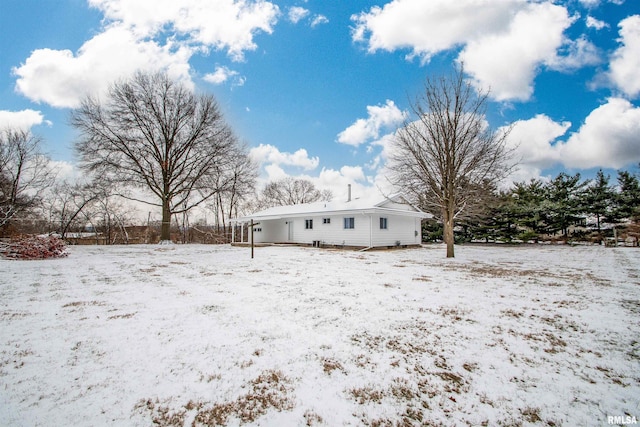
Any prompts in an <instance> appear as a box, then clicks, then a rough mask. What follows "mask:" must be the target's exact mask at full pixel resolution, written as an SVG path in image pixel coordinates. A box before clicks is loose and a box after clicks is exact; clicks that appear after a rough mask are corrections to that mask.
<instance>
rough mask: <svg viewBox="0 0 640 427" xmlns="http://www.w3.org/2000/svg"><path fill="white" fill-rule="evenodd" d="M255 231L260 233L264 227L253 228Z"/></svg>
mask: <svg viewBox="0 0 640 427" xmlns="http://www.w3.org/2000/svg"><path fill="white" fill-rule="evenodd" d="M253 231H254V233H260V232H261V231H262V227H256V228H254V229H253Z"/></svg>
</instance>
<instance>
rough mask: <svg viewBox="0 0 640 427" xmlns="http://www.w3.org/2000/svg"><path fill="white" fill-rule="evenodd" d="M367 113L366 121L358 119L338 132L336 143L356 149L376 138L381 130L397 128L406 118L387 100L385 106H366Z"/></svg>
mask: <svg viewBox="0 0 640 427" xmlns="http://www.w3.org/2000/svg"><path fill="white" fill-rule="evenodd" d="M367 113H368V117H367V118H366V119H358V120H356V121H355V122H354V123H353V124H352V125H351V126H349V127H348V128H346V129H345V130H343V131H342V132H340V133H339V134H338V142H340V143H342V144H347V145H352V146H354V147H357V146H359V145H360V144H363V143H364V142H367V141H369V140H371V139H375V138H378V137H379V135H380V131H381V130H382V129H385V128H391V127H394V126H397V125H398V124H400V123H402V122H403V120H404V119H405V117H406V114H405V113H403V112H402V111H400V109H399V108H398V107H397V106H396V104H395V103H394V102H393V101H391V100H387V102H386V103H385V105H370V106H368V107H367Z"/></svg>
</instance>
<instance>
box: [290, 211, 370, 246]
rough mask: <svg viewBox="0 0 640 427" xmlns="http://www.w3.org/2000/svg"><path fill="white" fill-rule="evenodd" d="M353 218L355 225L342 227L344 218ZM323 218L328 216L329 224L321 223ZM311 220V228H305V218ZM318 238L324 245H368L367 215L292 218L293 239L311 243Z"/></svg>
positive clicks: (296, 241)
mask: <svg viewBox="0 0 640 427" xmlns="http://www.w3.org/2000/svg"><path fill="white" fill-rule="evenodd" d="M347 217H349V218H351V217H352V218H354V224H355V227H354V228H352V229H345V228H344V218H347ZM323 218H330V219H331V223H330V224H323V223H322V219H323ZM307 219H312V220H313V229H312V230H307V229H305V220H307ZM314 240H319V241H320V242H321V243H322V244H325V245H339V246H341V245H345V246H369V215H362V214H353V215H350V214H347V215H330V216H307V217H301V218H295V220H293V241H294V242H295V243H305V244H311V243H313V241H314Z"/></svg>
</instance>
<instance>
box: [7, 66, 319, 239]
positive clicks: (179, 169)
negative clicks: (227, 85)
mask: <svg viewBox="0 0 640 427" xmlns="http://www.w3.org/2000/svg"><path fill="white" fill-rule="evenodd" d="M70 122H71V125H72V126H74V127H75V128H76V129H77V130H78V132H79V137H78V139H77V140H76V141H75V151H76V154H77V155H78V157H79V159H80V162H79V167H80V169H81V170H82V172H83V180H81V181H80V180H74V181H67V180H60V179H57V174H58V171H57V170H56V169H55V163H54V162H51V161H50V159H49V158H48V157H47V156H46V155H45V154H44V153H43V152H42V147H41V144H42V141H41V139H40V138H39V137H37V136H34V135H32V134H31V133H30V132H28V131H25V130H20V129H17V128H8V129H4V130H0V237H12V236H16V235H21V234H47V233H55V234H59V235H61V236H62V238H69V237H70V236H78V235H81V234H82V235H83V236H86V235H89V234H91V235H93V236H95V242H96V243H102V244H110V243H115V242H128V241H129V236H128V229H130V227H129V226H131V225H132V224H133V223H138V224H140V222H141V220H140V212H136V211H135V210H134V208H132V206H133V205H132V204H131V203H129V202H127V200H134V201H138V202H143V203H147V204H149V205H150V206H156V207H157V208H155V209H156V211H155V214H154V215H153V218H154V219H153V221H152V214H151V211H150V212H149V214H148V217H147V221H146V224H143V225H146V226H147V228H151V227H152V226H153V227H154V228H155V227H157V228H159V230H158V231H159V232H157V233H156V232H155V230H154V232H153V233H147V236H146V239H145V240H146V241H158V240H159V241H166V240H174V241H175V240H179V241H182V242H187V241H191V237H190V236H193V235H195V234H200V235H203V236H205V237H206V238H205V239H204V241H207V242H211V241H213V242H224V241H226V240H227V237H228V234H229V233H228V227H229V219H231V218H234V217H238V216H242V215H244V214H247V213H250V212H253V211H256V210H260V209H265V208H268V207H272V206H276V205H283V204H297V203H308V202H313V201H317V200H320V199H325V200H328V199H330V198H331V193H330V192H327V191H320V190H318V189H317V188H316V187H315V186H314V185H313V183H312V182H311V181H309V180H306V179H294V178H285V179H281V180H276V181H272V182H269V183H267V184H266V185H264V187H263V188H257V177H258V167H257V165H256V164H255V163H254V162H253V161H252V160H251V158H250V157H249V155H248V150H247V147H246V145H244V144H242V143H240V142H239V141H238V139H237V137H236V136H235V134H234V132H233V130H232V129H231V127H230V126H229V125H228V123H227V122H226V121H225V119H224V118H223V116H222V113H221V112H220V109H219V107H218V104H217V102H216V101H215V99H214V97H213V96H211V95H198V94H194V93H193V91H191V90H190V89H188V88H187V87H185V85H184V84H182V83H180V82H177V81H174V80H172V79H170V78H169V77H168V76H167V75H166V74H164V73H141V72H139V73H136V74H135V75H134V76H133V77H132V78H130V79H128V80H122V81H118V82H115V83H114V84H113V85H112V86H111V87H110V89H109V91H108V93H107V94H106V96H105V98H104V99H99V98H95V97H87V98H86V99H85V100H84V101H83V102H82V104H81V106H80V107H79V108H78V109H76V110H74V111H73V112H72V114H71V120H70ZM196 207H198V208H199V209H200V210H199V214H200V216H201V217H202V214H203V213H204V217H205V219H204V221H203V220H202V219H200V220H196V221H193V219H192V218H191V217H192V213H193V212H194V209H195V208H196ZM158 215H159V216H160V217H161V220H159V221H158V220H157V217H158ZM136 217H137V219H136ZM207 218H208V219H207ZM150 234H152V235H150ZM156 239H158V240H156Z"/></svg>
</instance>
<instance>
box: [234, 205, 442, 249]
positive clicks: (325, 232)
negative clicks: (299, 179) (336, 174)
mask: <svg viewBox="0 0 640 427" xmlns="http://www.w3.org/2000/svg"><path fill="white" fill-rule="evenodd" d="M431 217H432V215H430V214H427V213H425V212H422V211H421V210H419V209H418V208H416V207H414V206H412V205H411V204H409V203H408V202H407V201H406V200H405V199H404V198H403V197H402V196H394V197H391V198H382V200H380V201H379V202H377V203H375V202H374V203H371V202H368V201H365V200H360V199H354V200H350V197H349V199H348V200H347V201H346V202H344V201H330V202H315V203H305V204H299V205H290V206H278V207H274V208H269V209H266V210H263V211H260V212H256V213H254V214H252V215H249V216H246V217H244V218H238V219H236V220H234V221H233V222H235V223H236V225H238V224H240V225H244V224H250V222H251V220H253V224H254V226H253V240H254V243H296V244H307V245H313V246H340V247H344V246H347V247H362V248H374V247H390V246H411V245H419V244H420V243H421V242H422V227H421V222H422V219H423V218H431ZM241 235H242V234H241ZM240 240H241V239H240ZM235 241H236V240H235V233H234V242H235Z"/></svg>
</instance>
